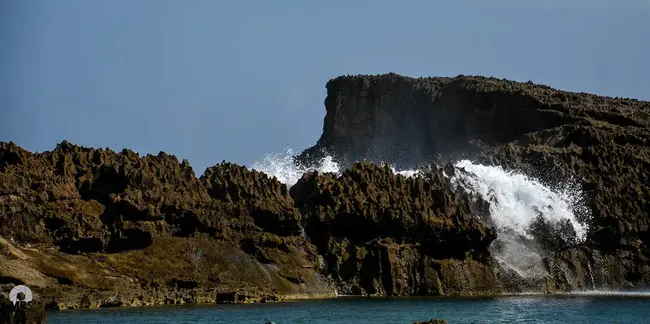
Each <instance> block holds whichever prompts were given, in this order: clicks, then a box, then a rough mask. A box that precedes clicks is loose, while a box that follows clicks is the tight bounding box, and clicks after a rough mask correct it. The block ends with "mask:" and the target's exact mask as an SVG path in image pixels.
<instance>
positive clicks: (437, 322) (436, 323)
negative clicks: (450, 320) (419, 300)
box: [413, 318, 447, 324]
mask: <svg viewBox="0 0 650 324" xmlns="http://www.w3.org/2000/svg"><path fill="white" fill-rule="evenodd" d="M413 324H447V321H445V320H441V319H435V318H432V319H430V320H428V321H426V322H413Z"/></svg>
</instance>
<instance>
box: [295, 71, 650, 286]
mask: <svg viewBox="0 0 650 324" xmlns="http://www.w3.org/2000/svg"><path fill="white" fill-rule="evenodd" d="M327 90H328V95H327V99H326V100H325V104H326V108H327V116H326V117H325V125H324V127H323V134H322V136H321V138H320V139H319V141H318V143H317V144H316V145H315V146H313V147H311V148H309V149H307V150H305V151H304V152H303V153H302V154H301V156H299V157H298V158H297V162H299V163H303V164H309V163H313V162H314V161H315V160H317V159H318V158H319V157H320V156H321V155H323V154H330V155H332V156H333V157H334V158H335V160H337V161H339V162H341V163H342V164H343V165H346V166H347V165H350V164H351V163H353V162H354V161H357V160H361V159H366V160H369V161H373V162H389V163H393V164H395V165H397V167H398V168H410V167H412V166H418V165H422V164H429V163H431V162H438V163H441V162H443V163H444V162H453V161H454V160H456V159H458V158H459V157H465V158H473V159H475V160H477V161H478V162H481V163H483V164H489V165H501V166H503V167H505V168H506V169H512V170H519V171H523V172H525V173H527V174H529V175H532V176H535V177H538V178H540V179H541V180H542V181H545V182H548V183H556V182H557V181H558V180H559V179H566V178H569V177H574V178H575V179H578V180H579V181H580V183H581V184H582V187H583V191H584V192H585V193H586V196H587V197H586V202H587V205H588V207H589V208H590V210H591V211H592V215H593V220H592V224H591V227H592V228H591V230H590V233H589V239H588V241H587V243H586V247H587V250H586V252H580V253H578V254H579V255H585V257H584V258H583V257H580V258H577V257H570V260H571V261H570V263H571V265H567V264H564V266H563V267H578V270H575V271H573V272H574V274H575V273H587V270H586V268H587V267H588V265H591V267H595V266H594V264H596V263H598V264H600V265H602V268H600V269H596V270H594V273H596V274H597V276H601V277H607V278H608V279H607V280H605V279H603V281H599V279H598V278H596V279H595V282H596V285H597V286H599V287H602V288H606V287H611V288H616V287H627V286H629V285H635V286H639V285H641V286H643V285H646V284H647V283H648V282H650V272H649V269H650V267H649V264H648V257H649V256H650V249H649V248H648V244H649V243H650V242H649V241H648V240H649V238H650V232H649V228H650V226H649V224H650V223H649V222H650V217H649V216H650V204H649V203H648V202H649V201H650V187H648V186H647V183H650V145H649V143H650V128H649V126H650V103H649V102H643V101H638V100H633V99H619V98H608V97H601V96H596V95H591V94H585V93H570V92H564V91H558V90H555V89H552V88H549V87H547V86H542V85H535V84H532V83H530V82H528V83H520V82H514V81H507V80H499V79H495V78H484V77H472V76H459V77H456V78H418V79H415V78H408V77H402V76H399V75H396V74H386V75H378V76H348V77H339V78H336V79H333V80H330V82H328V84H327ZM549 241H552V240H549ZM574 248H575V247H573V246H571V245H570V244H568V245H565V246H557V247H555V248H554V249H553V250H557V251H558V253H559V254H558V258H559V259H557V260H554V261H549V262H551V263H554V262H564V261H561V260H565V259H566V253H565V252H561V251H565V250H566V251H568V250H567V249H574ZM581 251H582V250H581ZM583 253H586V254H583ZM589 255H594V256H596V257H593V258H592V257H589ZM612 260H619V263H618V264H613V263H612ZM604 264H607V265H604ZM601 269H602V271H604V272H605V274H604V275H601V274H600V273H601ZM613 278H617V279H613ZM580 280H582V279H580Z"/></svg>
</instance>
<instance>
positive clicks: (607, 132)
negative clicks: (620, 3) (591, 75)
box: [0, 74, 650, 309]
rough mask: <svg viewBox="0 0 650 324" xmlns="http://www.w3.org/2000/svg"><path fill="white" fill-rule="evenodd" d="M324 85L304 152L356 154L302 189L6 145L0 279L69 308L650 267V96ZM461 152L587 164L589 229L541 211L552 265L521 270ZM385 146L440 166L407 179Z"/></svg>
mask: <svg viewBox="0 0 650 324" xmlns="http://www.w3.org/2000/svg"><path fill="white" fill-rule="evenodd" d="M327 90H328V95H327V99H326V100H325V106H326V109H327V115H326V117H325V121H324V127H323V134H322V136H321V138H320V139H319V140H318V143H317V144H316V145H315V146H314V147H311V148H309V149H307V150H305V151H304V152H303V153H302V154H301V155H300V156H298V157H297V158H296V163H297V164H300V165H311V164H316V163H317V162H318V161H319V160H320V159H321V158H323V157H324V156H325V155H329V156H331V157H332V158H334V159H335V160H336V161H337V162H338V163H339V164H340V165H342V166H343V167H344V168H345V170H344V171H342V172H341V174H339V175H337V174H332V173H319V172H308V173H306V174H305V175H304V176H303V177H302V178H301V179H300V180H299V181H298V183H296V184H294V185H292V186H290V187H289V186H287V185H286V184H282V183H280V182H279V181H278V180H277V179H275V178H273V177H270V176H268V175H266V174H264V173H261V172H258V171H254V170H249V169H248V168H246V167H243V166H239V165H236V164H232V163H227V162H222V163H220V164H217V165H215V166H213V167H210V168H208V169H207V170H206V171H205V172H204V174H203V175H201V176H200V177H197V175H196V174H195V173H194V171H193V169H192V168H191V167H190V165H189V163H188V161H186V160H183V161H179V160H178V159H177V158H176V157H174V156H171V155H167V154H165V153H162V152H161V153H159V154H158V155H147V156H139V155H138V154H136V153H134V152H132V151H130V150H127V149H125V150H122V151H121V152H115V151H112V150H109V149H99V148H85V147H80V146H76V145H73V144H71V143H68V142H63V143H60V144H58V145H57V147H56V148H55V149H54V150H52V151H49V152H42V153H32V152H28V151H26V150H24V149H22V148H21V147H19V146H17V145H16V144H14V143H11V142H3V143H0V287H3V289H2V291H3V292H4V293H6V292H8V290H9V289H11V287H13V286H14V285H18V284H25V285H27V286H29V287H30V288H32V290H33V291H34V292H35V296H36V297H35V300H39V302H42V303H43V304H44V305H45V306H46V307H47V308H48V309H64V308H95V307H110V306H136V305H154V304H182V303H245V302H272V301H279V300H283V299H287V298H322V297H333V296H335V295H336V294H353V295H369V296H382V295H387V296H400V295H472V294H504V293H512V292H521V291H537V292H556V291H567V290H575V289H585V288H587V289H591V288H594V287H597V288H599V289H628V288H639V287H645V286H646V285H647V284H648V282H650V267H649V266H650V264H649V262H648V257H650V249H649V248H648V244H649V243H650V242H648V240H649V239H650V235H649V234H650V231H649V225H650V223H649V220H650V217H649V216H650V187H648V185H647V184H648V183H650V176H649V175H650V128H649V126H650V103H648V102H643V101H637V100H633V99H620V98H608V97H601V96H596V95H591V94H584V93H571V92H564V91H559V90H555V89H552V88H549V87H546V86H542V85H535V84H532V83H520V82H514V81H507V80H499V79H494V78H484V77H470V76H459V77H456V78H417V79H416V78H408V77H403V76H399V75H396V74H386V75H378V76H346V77H339V78H336V79H333V80H330V81H329V82H328V83H327ZM459 157H469V158H472V159H474V160H475V161H478V162H480V163H483V164H485V165H501V166H503V167H504V168H506V169H510V170H517V171H519V172H523V173H526V174H529V175H531V176H535V177H537V178H539V179H540V180H542V181H546V182H549V183H551V182H554V181H557V179H558V178H562V177H570V176H573V177H575V178H577V179H579V183H580V186H581V187H582V189H583V191H584V192H585V197H584V200H585V204H586V205H587V206H588V208H589V209H590V212H591V215H592V219H591V220H590V224H589V226H590V227H589V232H588V235H587V238H586V240H584V241H581V242H572V241H566V242H564V241H562V240H558V239H557V238H556V237H553V236H552V235H553V232H554V229H547V228H545V227H544V226H538V228H537V229H536V230H537V231H538V232H539V233H540V234H539V236H538V237H539V238H540V239H539V242H538V243H539V244H541V245H543V246H544V248H545V250H546V251H548V253H547V254H546V255H545V256H544V266H545V268H546V269H545V270H546V273H547V275H545V276H540V277H535V278H522V277H521V276H520V275H518V274H517V273H516V272H514V271H512V270H511V269H508V268H507V267H504V266H503V265H501V264H500V263H499V262H497V260H495V258H494V255H492V253H491V250H490V247H491V246H492V244H493V243H494V242H495V240H496V239H497V231H495V229H494V227H493V226H492V225H491V224H490V222H489V221H486V220H489V217H490V215H489V213H490V204H491V203H493V202H490V201H486V200H484V199H482V198H481V197H477V196H476V195H474V194H472V193H470V192H468V191H466V190H460V189H459V188H458V187H456V186H454V185H453V184H452V183H451V182H450V178H449V175H450V174H454V173H457V172H464V171H463V170H461V169H458V168H456V167H455V166H453V165H452V164H449V163H450V162H454V161H455V160H456V159H458V158H459ZM380 162H388V163H390V164H391V165H393V166H395V167H397V168H399V169H410V168H414V167H418V166H423V165H427V166H429V167H428V169H427V171H426V172H424V174H423V175H422V176H419V177H406V176H404V175H401V174H395V173H394V172H393V171H392V170H391V168H390V167H389V166H387V165H382V164H381V163H380ZM541 225H544V224H541ZM549 236H550V239H548V238H549ZM544 238H547V239H544Z"/></svg>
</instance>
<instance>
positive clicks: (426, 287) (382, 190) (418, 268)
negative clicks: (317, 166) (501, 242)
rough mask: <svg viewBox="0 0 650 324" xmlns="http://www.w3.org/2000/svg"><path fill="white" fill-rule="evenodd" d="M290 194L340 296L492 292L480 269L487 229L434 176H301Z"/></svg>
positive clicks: (364, 166)
mask: <svg viewBox="0 0 650 324" xmlns="http://www.w3.org/2000/svg"><path fill="white" fill-rule="evenodd" d="M291 194H292V196H293V198H294V200H295V202H296V205H297V206H298V207H299V208H300V211H301V213H302V214H303V215H304V217H305V218H306V224H305V232H306V234H307V236H308V237H309V238H310V241H311V242H312V243H313V244H315V245H316V247H317V248H318V251H319V254H321V255H322V256H323V258H324V261H325V268H326V273H327V274H328V275H330V276H332V277H333V279H334V281H335V282H336V283H337V286H338V289H339V292H340V293H343V294H354V295H388V296H394V295H441V294H461V293H467V292H473V293H478V292H481V293H490V292H495V291H498V290H499V287H498V280H497V278H496V274H495V273H494V272H493V271H491V268H490V267H488V266H486V265H487V264H489V263H490V262H491V260H490V258H489V253H488V251H487V249H488V247H489V245H490V243H491V242H492V240H493V239H494V238H495V237H496V234H495V232H494V229H492V228H488V227H486V226H484V225H483V223H481V222H480V221H479V218H477V217H475V215H473V214H471V213H470V211H472V210H478V208H473V207H475V206H473V205H477V204H478V205H480V203H475V202H471V201H470V199H469V198H468V197H467V194H463V193H458V192H455V191H454V190H452V186H451V184H450V183H449V179H448V178H446V177H444V176H443V174H442V170H433V171H431V173H430V174H428V176H427V179H425V178H406V177H404V176H402V175H395V174H394V173H393V172H392V171H391V169H390V168H389V167H388V166H385V167H379V166H376V165H373V164H369V163H357V164H354V165H352V166H351V167H350V168H349V169H347V170H346V171H344V172H343V174H342V175H341V176H340V177H336V176H335V175H333V174H316V173H313V174H306V175H305V176H304V177H303V178H302V179H301V180H300V181H298V183H297V184H296V185H294V186H293V187H292V188H291ZM483 204H485V202H483Z"/></svg>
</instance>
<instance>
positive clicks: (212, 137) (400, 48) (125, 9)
mask: <svg viewBox="0 0 650 324" xmlns="http://www.w3.org/2000/svg"><path fill="white" fill-rule="evenodd" d="M648 17H650V2H648V1H645V0H618V1H604V0H590V1H587V0H574V1H560V0H544V1H541V0H538V1H523V0H510V1H505V0H493V1H485V0H480V1H479V0H477V1H458V0H454V1H451V0H440V1H431V0H422V1H416V0H411V1H388V0H372V1H370V0H348V1H339V0H329V1H305V0H301V1H294V0H278V1H267V0H264V1H261V0H260V1H246V0H238V1H225V0H224V1H219V0H204V1H202V0H191V1H181V0H176V1H165V0H137V1H127V0H113V1H99V0H57V1H50V0H30V1H21V0H0V44H1V45H0V46H1V50H0V89H2V90H0V109H1V115H0V141H14V142H16V143H17V144H19V145H21V146H23V147H24V148H26V149H28V150H31V151H43V150H51V149H53V148H54V147H55V145H56V143H58V142H61V141H62V140H64V139H67V140H69V141H71V142H73V143H76V144H80V145H85V146H95V147H109V148H112V149H115V150H121V149H122V148H125V147H126V148H131V149H133V150H135V151H136V152H139V153H140V154H146V153H153V154H155V153H158V152H159V151H161V150H163V151H165V152H168V153H171V154H175V155H177V156H178V157H179V158H180V159H182V158H187V159H188V160H190V163H191V164H192V165H193V166H194V169H195V171H196V172H197V174H198V175H200V174H201V173H202V172H203V170H204V169H205V167H207V166H210V165H214V164H216V163H218V162H220V161H221V160H228V161H232V162H236V163H239V164H246V165H250V164H252V162H254V161H256V160H258V159H260V158H261V157H262V156H263V155H264V154H265V153H269V152H278V151H282V150H283V149H284V148H294V149H297V150H301V149H304V148H306V147H308V146H310V145H312V144H314V143H315V142H316V140H317V139H318V137H319V136H320V134H321V131H322V123H323V117H324V115H325V108H324V106H323V100H324V99H325V94H326V92H325V83H326V82H327V80H329V79H331V78H334V77H336V76H339V75H342V74H358V73H371V74H377V73H386V72H396V73H400V74H405V75H409V76H456V75H458V74H478V75H490V76H497V77H501V78H509V79H514V80H519V81H528V80H532V81H534V82H537V83H544V84H548V85H551V86H553V87H556V88H561V89H565V90H571V91H584V92H593V93H599V94H604V95H610V96H622V97H634V98H640V99H646V100H647V99H650V93H649V89H650V79H649V78H650V64H649V62H648V58H649V57H650V41H649V40H650V20H648Z"/></svg>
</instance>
